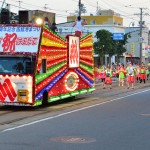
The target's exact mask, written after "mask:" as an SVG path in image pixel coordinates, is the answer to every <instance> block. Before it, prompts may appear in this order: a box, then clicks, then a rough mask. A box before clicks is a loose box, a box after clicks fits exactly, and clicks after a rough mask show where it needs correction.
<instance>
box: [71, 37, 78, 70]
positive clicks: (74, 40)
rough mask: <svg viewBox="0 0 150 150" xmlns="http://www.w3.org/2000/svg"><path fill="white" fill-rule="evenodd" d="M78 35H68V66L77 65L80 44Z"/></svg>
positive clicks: (73, 66)
mask: <svg viewBox="0 0 150 150" xmlns="http://www.w3.org/2000/svg"><path fill="white" fill-rule="evenodd" d="M79 41H80V40H79V37H75V36H69V68H77V67H79V61H80V60H79V58H80V52H79V51H80V46H79V43H80V42H79Z"/></svg>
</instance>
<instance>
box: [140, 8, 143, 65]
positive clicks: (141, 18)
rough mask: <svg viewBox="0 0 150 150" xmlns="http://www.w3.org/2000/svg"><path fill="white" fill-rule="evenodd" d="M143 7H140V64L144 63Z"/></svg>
mask: <svg viewBox="0 0 150 150" xmlns="http://www.w3.org/2000/svg"><path fill="white" fill-rule="evenodd" d="M142 20H143V9H142V8H140V64H142V60H143V59H142V43H143V37H142V25H143V21H142Z"/></svg>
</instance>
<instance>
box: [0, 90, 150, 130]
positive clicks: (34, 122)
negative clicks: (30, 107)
mask: <svg viewBox="0 0 150 150" xmlns="http://www.w3.org/2000/svg"><path fill="white" fill-rule="evenodd" d="M148 91H150V89H147V90H144V91H140V92H136V93H133V94H130V95H126V96H122V97H119V98H115V99H112V100H108V101H105V102H102V103H99V104H94V105H91V106H87V107H83V108H80V109H76V110H72V111H69V112H66V113H62V114H59V115H56V116H53V117H47V118H44V119H40V120H37V121H33V122H30V123H26V124H23V125H19V126H16V127H12V128H8V129H5V130H2V131H1V133H2V132H7V131H12V130H15V129H18V128H23V127H26V126H29V125H33V124H36V123H40V122H43V121H46V120H51V119H54V118H58V117H61V116H65V115H68V114H71V113H74V112H78V111H82V110H85V109H89V108H92V107H96V106H100V105H103V104H106V103H110V102H114V101H118V100H121V99H124V98H126V97H130V96H133V95H137V94H141V93H144V92H148Z"/></svg>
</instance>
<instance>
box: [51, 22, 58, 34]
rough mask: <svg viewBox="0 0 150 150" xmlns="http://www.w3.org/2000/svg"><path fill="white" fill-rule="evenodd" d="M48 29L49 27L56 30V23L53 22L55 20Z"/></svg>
mask: <svg viewBox="0 0 150 150" xmlns="http://www.w3.org/2000/svg"><path fill="white" fill-rule="evenodd" d="M50 29H51V30H52V31H54V32H56V31H58V28H57V26H56V23H55V22H53V23H52V25H51V27H50Z"/></svg>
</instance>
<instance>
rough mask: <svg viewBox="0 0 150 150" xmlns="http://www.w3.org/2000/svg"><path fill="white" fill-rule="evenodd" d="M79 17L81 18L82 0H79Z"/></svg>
mask: <svg viewBox="0 0 150 150" xmlns="http://www.w3.org/2000/svg"><path fill="white" fill-rule="evenodd" d="M79 16H81V0H79Z"/></svg>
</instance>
